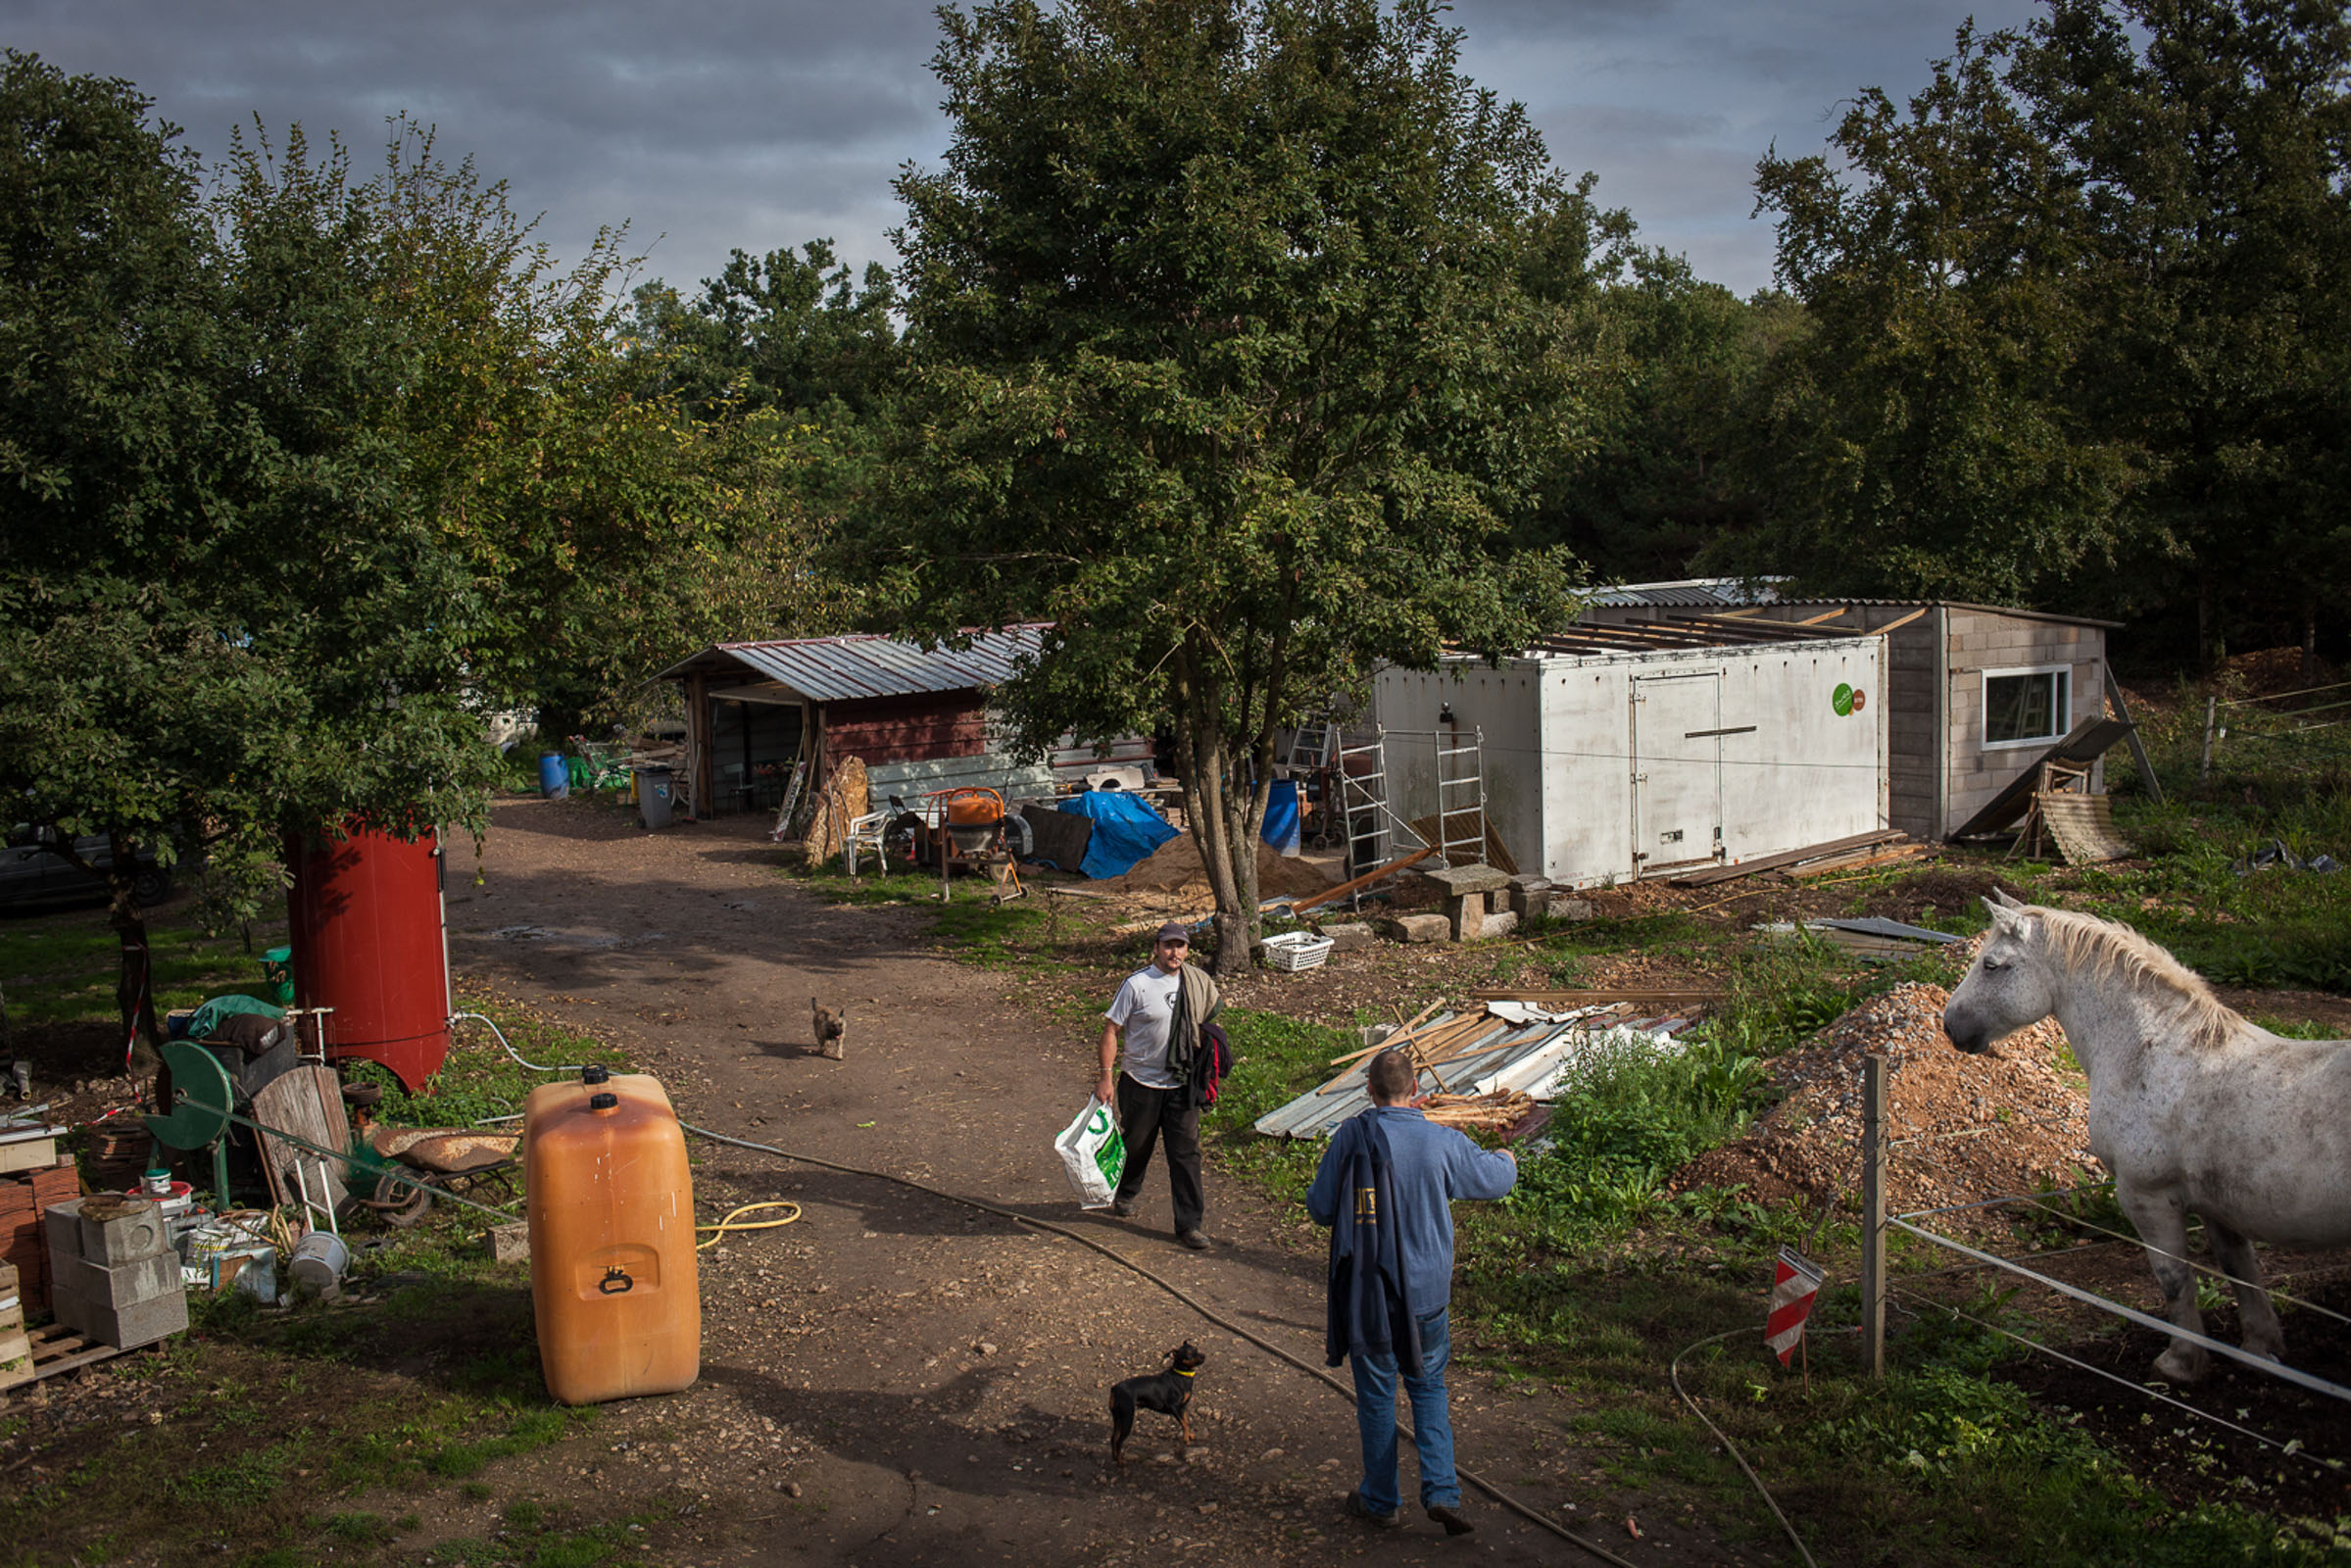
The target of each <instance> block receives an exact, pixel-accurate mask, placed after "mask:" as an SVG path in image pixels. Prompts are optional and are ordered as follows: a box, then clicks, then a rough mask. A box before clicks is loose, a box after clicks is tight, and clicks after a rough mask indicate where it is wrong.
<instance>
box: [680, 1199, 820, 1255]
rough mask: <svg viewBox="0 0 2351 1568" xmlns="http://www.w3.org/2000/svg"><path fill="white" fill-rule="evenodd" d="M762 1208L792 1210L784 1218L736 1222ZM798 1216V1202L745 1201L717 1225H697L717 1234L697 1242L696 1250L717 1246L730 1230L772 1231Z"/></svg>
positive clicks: (701, 1229) (703, 1229) (697, 1227)
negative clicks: (745, 1223) (743, 1223)
mask: <svg viewBox="0 0 2351 1568" xmlns="http://www.w3.org/2000/svg"><path fill="white" fill-rule="evenodd" d="M761 1208H788V1209H790V1210H791V1211H792V1212H791V1213H789V1214H787V1215H785V1216H784V1217H783V1218H782V1219H762V1220H757V1221H755V1222H753V1223H752V1224H749V1225H738V1224H736V1223H735V1221H736V1220H737V1219H739V1218H740V1217H742V1216H743V1215H745V1214H749V1213H751V1212H753V1211H754V1210H756V1209H761ZM798 1218H800V1205H799V1204H798V1203H786V1202H780V1201H778V1202H770V1203H745V1204H744V1205H743V1206H742V1207H741V1208H738V1209H736V1210H735V1211H734V1212H733V1213H732V1214H729V1215H727V1216H726V1218H724V1219H722V1220H720V1221H719V1222H718V1223H717V1224H715V1225H697V1226H695V1227H694V1228H695V1229H696V1230H697V1231H712V1232H715V1233H716V1234H714V1235H712V1236H711V1238H710V1240H709V1241H707V1242H696V1243H695V1244H694V1250H696V1251H697V1252H699V1251H701V1250H703V1249H704V1248H706V1247H716V1246H717V1245H718V1244H719V1242H720V1241H722V1240H724V1239H725V1236H726V1233H727V1232H728V1231H771V1230H773V1229H775V1228H776V1227H777V1226H778V1225H789V1224H791V1223H792V1222H793V1221H794V1220H796V1219H798Z"/></svg>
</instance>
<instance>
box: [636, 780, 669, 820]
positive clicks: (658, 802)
mask: <svg viewBox="0 0 2351 1568" xmlns="http://www.w3.org/2000/svg"><path fill="white" fill-rule="evenodd" d="M632 771H633V772H634V773H635V774H636V775H637V819H638V820H639V821H641V822H643V823H644V824H645V825H646V826H647V827H649V828H650V827H667V826H668V825H669V784H670V770H669V769H668V768H665V767H640V768H635V769H632Z"/></svg>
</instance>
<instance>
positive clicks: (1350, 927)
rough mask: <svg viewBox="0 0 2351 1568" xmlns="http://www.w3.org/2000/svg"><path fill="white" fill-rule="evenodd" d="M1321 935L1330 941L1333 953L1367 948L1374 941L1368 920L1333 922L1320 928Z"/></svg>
mask: <svg viewBox="0 0 2351 1568" xmlns="http://www.w3.org/2000/svg"><path fill="white" fill-rule="evenodd" d="M1322 934H1323V935H1324V936H1326V937H1329V938H1330V939H1331V951H1332V952H1333V953H1351V952H1353V951H1354V950H1355V949H1357V948H1368V947H1370V946H1371V945H1372V942H1373V941H1374V940H1375V938H1374V936H1373V933H1372V929H1371V922H1370V921H1368V920H1334V921H1332V922H1331V923H1330V924H1329V925H1326V926H1324V927H1323V928H1322Z"/></svg>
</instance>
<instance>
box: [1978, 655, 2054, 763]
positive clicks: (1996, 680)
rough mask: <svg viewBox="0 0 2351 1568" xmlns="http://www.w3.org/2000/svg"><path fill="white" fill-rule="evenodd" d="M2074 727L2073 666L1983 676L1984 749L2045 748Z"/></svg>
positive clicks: (2047, 666) (2044, 666)
mask: <svg viewBox="0 0 2351 1568" xmlns="http://www.w3.org/2000/svg"><path fill="white" fill-rule="evenodd" d="M2073 727H2074V666H2073V665H2071V664H2036V665H2032V666H2029V667H2024V668H2018V669H1987V670H1985V671H1984V750H1985V751H1987V752H1997V751H2004V750H2006V749H2008V748H2010V747H2013V746H2046V745H2048V744H2049V743H2050V742H2051V741H2057V740H2063V739H2064V738H2065V735H2066V732H2067V731H2068V730H2070V729H2072V728H2073Z"/></svg>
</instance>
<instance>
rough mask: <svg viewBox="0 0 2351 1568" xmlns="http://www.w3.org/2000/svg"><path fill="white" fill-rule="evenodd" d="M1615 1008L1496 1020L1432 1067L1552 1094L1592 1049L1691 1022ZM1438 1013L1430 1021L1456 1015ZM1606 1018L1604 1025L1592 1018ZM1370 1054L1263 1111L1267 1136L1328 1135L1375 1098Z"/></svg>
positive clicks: (1657, 1044) (1492, 1085)
mask: <svg viewBox="0 0 2351 1568" xmlns="http://www.w3.org/2000/svg"><path fill="white" fill-rule="evenodd" d="M1612 1010H1613V1009H1611V1008H1607V1007H1590V1008H1583V1009H1579V1010H1578V1011H1577V1012H1576V1013H1575V1014H1574V1015H1572V1016H1571V1017H1569V1018H1566V1019H1554V1020H1552V1021H1550V1022H1547V1023H1531V1024H1512V1023H1507V1022H1504V1021H1503V1020H1501V1019H1498V1018H1497V1019H1494V1027H1493V1028H1492V1029H1489V1030H1485V1031H1483V1032H1481V1033H1480V1034H1478V1035H1477V1036H1476V1038H1475V1039H1473V1040H1470V1041H1467V1042H1465V1043H1463V1044H1461V1045H1460V1046H1458V1047H1457V1048H1456V1049H1458V1050H1459V1051H1460V1053H1461V1054H1459V1055H1457V1056H1454V1057H1453V1058H1452V1059H1451V1060H1448V1061H1445V1062H1441V1063H1439V1064H1438V1065H1437V1066H1434V1067H1431V1068H1428V1069H1427V1072H1428V1073H1429V1074H1430V1076H1432V1077H1434V1078H1435V1079H1436V1080H1437V1083H1438V1086H1439V1088H1441V1089H1442V1090H1443V1091H1444V1092H1445V1094H1448V1095H1474V1094H1490V1093H1492V1092H1494V1090H1496V1089H1518V1090H1524V1091H1525V1092H1526V1093H1527V1094H1529V1095H1530V1096H1532V1097H1533V1098H1535V1099H1536V1100H1539V1101H1540V1100H1548V1099H1549V1098H1550V1088H1551V1084H1552V1082H1553V1080H1555V1079H1556V1078H1557V1077H1558V1075H1559V1071H1560V1069H1561V1068H1563V1067H1566V1066H1568V1065H1569V1064H1570V1063H1571V1062H1573V1061H1574V1060H1575V1059H1576V1058H1578V1057H1579V1056H1581V1055H1582V1054H1585V1053H1587V1052H1590V1051H1593V1050H1597V1049H1600V1048H1601V1047H1602V1046H1603V1045H1605V1044H1608V1043H1611V1042H1622V1043H1634V1042H1639V1043H1641V1044H1643V1045H1645V1046H1647V1047H1649V1048H1650V1049H1653V1050H1657V1051H1661V1052H1662V1051H1671V1050H1678V1049H1679V1047H1678V1046H1676V1045H1675V1044H1674V1042H1673V1037H1674V1036H1676V1035H1678V1034H1680V1033H1681V1032H1682V1031H1683V1030H1685V1029H1687V1028H1689V1027H1690V1023H1691V1021H1692V1020H1690V1019H1688V1018H1650V1019H1641V1020H1636V1021H1631V1022H1618V1023H1615V1024H1608V1023H1607V1022H1606V1020H1605V1019H1603V1018H1601V1017H1599V1016H1598V1015H1599V1014H1603V1013H1606V1012H1609V1011H1612ZM1453 1017H1454V1015H1453V1014H1452V1013H1439V1014H1438V1015H1437V1017H1436V1019H1435V1020H1434V1021H1433V1022H1431V1023H1430V1024H1429V1025H1428V1026H1427V1027H1428V1028H1430V1029H1431V1030H1434V1029H1437V1028H1439V1027H1441V1026H1443V1025H1445V1024H1446V1023H1449V1022H1451V1021H1452V1019H1453ZM1595 1023H1598V1024H1601V1025H1602V1027H1600V1028H1596V1029H1595V1028H1593V1027H1592V1025H1593V1024H1595ZM1370 1070H1371V1058H1370V1057H1369V1056H1366V1057H1364V1058H1363V1059H1362V1060H1361V1061H1358V1062H1356V1063H1355V1064H1354V1065H1352V1066H1350V1067H1349V1068H1347V1071H1346V1072H1344V1073H1341V1074H1340V1075H1339V1076H1338V1077H1336V1078H1334V1079H1332V1080H1331V1081H1330V1082H1329V1083H1326V1084H1323V1085H1321V1086H1320V1087H1318V1088H1314V1089H1309V1090H1307V1091H1306V1092H1305V1093H1304V1094H1302V1095H1300V1096H1298V1098H1297V1099H1296V1100H1293V1101H1291V1102H1290V1103H1288V1104H1286V1105H1282V1106H1280V1107H1278V1108H1276V1109H1274V1110H1269V1111H1267V1112H1266V1113H1265V1114H1264V1115H1263V1116H1260V1117H1258V1118H1257V1120H1256V1122H1255V1123H1254V1128H1255V1130H1256V1131H1257V1132H1259V1133H1262V1134H1264V1135H1265V1136H1267V1137H1269V1138H1327V1137H1329V1136H1330V1135H1331V1133H1332V1132H1334V1131H1336V1130H1337V1128H1338V1126H1339V1124H1340V1123H1341V1122H1343V1121H1345V1120H1347V1118H1348V1117H1349V1116H1352V1115H1354V1114H1355V1113H1356V1112H1358V1111H1360V1110H1362V1109H1363V1108H1364V1107H1365V1106H1367V1105H1369V1104H1370V1103H1371V1094H1370V1091H1369V1090H1368V1089H1367V1088H1366V1087H1365V1080H1366V1078H1367V1076H1368V1075H1369V1073H1370Z"/></svg>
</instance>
